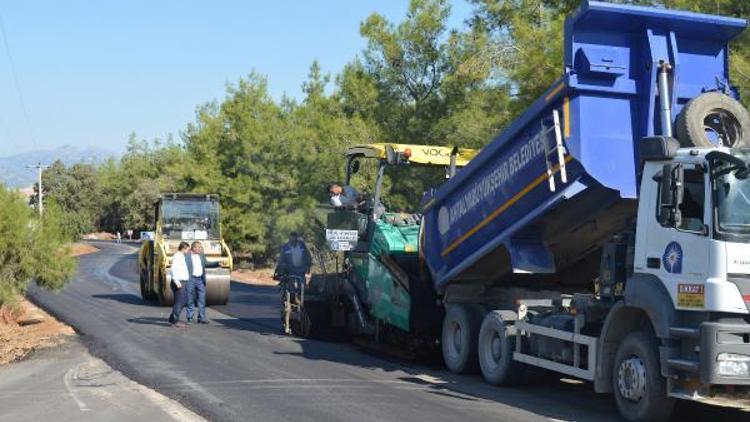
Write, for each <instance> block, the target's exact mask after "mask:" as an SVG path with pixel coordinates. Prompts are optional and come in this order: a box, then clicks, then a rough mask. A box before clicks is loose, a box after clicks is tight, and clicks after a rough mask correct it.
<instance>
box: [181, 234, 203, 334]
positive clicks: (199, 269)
mask: <svg viewBox="0 0 750 422" xmlns="http://www.w3.org/2000/svg"><path fill="white" fill-rule="evenodd" d="M186 261H187V268H188V274H189V275H190V279H189V280H188V283H187V300H188V302H187V319H188V324H190V323H192V322H193V315H194V313H195V301H196V295H197V299H198V324H208V320H207V319H206V256H205V255H204V254H203V245H201V242H198V241H197V240H196V241H195V242H193V244H192V245H191V248H190V253H189V254H188V255H187V259H186Z"/></svg>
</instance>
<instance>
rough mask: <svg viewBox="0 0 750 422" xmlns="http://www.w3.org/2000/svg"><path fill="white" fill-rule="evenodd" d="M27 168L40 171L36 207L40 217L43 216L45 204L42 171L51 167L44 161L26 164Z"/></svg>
mask: <svg viewBox="0 0 750 422" xmlns="http://www.w3.org/2000/svg"><path fill="white" fill-rule="evenodd" d="M26 168H27V169H34V168H35V169H37V171H38V179H37V180H38V182H37V195H38V196H37V204H36V208H37V209H38V210H39V218H41V217H42V211H43V210H44V205H43V204H42V172H43V171H44V170H46V169H48V168H49V166H48V165H46V164H42V163H36V165H33V166H26Z"/></svg>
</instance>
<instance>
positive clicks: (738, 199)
mask: <svg viewBox="0 0 750 422" xmlns="http://www.w3.org/2000/svg"><path fill="white" fill-rule="evenodd" d="M732 155H734V156H735V157H737V158H740V159H742V161H745V162H746V161H747V160H748V159H749V158H750V156H748V155H747V154H746V153H733V154H732ZM712 164H713V166H712V170H713V174H714V175H715V177H713V190H714V198H715V203H716V225H717V231H718V232H719V233H720V234H726V235H730V236H731V237H742V238H750V178H749V177H747V171H746V170H742V169H739V168H737V167H736V163H732V162H730V161H729V160H722V159H716V160H713V163H712Z"/></svg>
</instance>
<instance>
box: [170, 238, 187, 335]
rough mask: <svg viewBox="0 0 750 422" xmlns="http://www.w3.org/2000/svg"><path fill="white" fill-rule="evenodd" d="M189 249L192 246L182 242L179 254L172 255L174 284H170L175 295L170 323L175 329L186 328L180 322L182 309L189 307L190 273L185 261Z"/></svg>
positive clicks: (178, 248)
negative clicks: (188, 284) (188, 283)
mask: <svg viewBox="0 0 750 422" xmlns="http://www.w3.org/2000/svg"><path fill="white" fill-rule="evenodd" d="M188 248H190V245H188V244H187V242H180V246H178V247H177V252H176V253H175V254H174V255H172V267H171V268H170V274H171V276H172V282H171V283H170V284H171V285H170V287H171V288H172V293H173V295H174V306H172V313H171V314H169V323H170V325H171V326H172V327H175V328H178V327H183V326H184V324H182V323H181V322H180V314H181V313H182V308H184V307H185V305H187V298H188V295H187V282H188V280H189V279H190V274H189V273H188V267H187V260H186V259H185V253H186V252H187V250H188Z"/></svg>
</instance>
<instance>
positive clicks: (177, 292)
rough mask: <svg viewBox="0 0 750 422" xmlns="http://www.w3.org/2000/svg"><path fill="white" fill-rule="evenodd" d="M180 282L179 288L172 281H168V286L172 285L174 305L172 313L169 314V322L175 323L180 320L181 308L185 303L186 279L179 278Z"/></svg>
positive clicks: (186, 296)
mask: <svg viewBox="0 0 750 422" xmlns="http://www.w3.org/2000/svg"><path fill="white" fill-rule="evenodd" d="M180 283H181V284H182V287H180V288H179V289H178V288H177V286H176V285H175V284H174V281H172V282H171V283H170V287H172V294H173V295H174V305H173V306H172V313H171V314H170V315H169V322H171V323H175V322H177V321H179V320H180V314H181V313H182V308H184V307H185V305H187V298H188V295H187V281H186V280H180Z"/></svg>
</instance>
